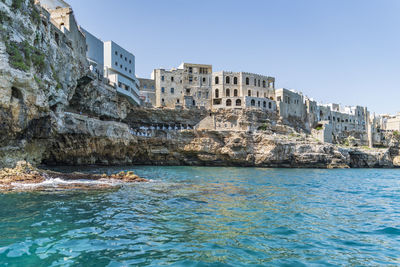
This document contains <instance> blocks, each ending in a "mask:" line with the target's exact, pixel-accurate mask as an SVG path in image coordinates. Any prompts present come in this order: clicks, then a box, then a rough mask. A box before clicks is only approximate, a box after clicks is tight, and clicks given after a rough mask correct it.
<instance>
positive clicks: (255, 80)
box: [254, 78, 257, 86]
mask: <svg viewBox="0 0 400 267" xmlns="http://www.w3.org/2000/svg"><path fill="white" fill-rule="evenodd" d="M254 86H257V79H256V78H254Z"/></svg>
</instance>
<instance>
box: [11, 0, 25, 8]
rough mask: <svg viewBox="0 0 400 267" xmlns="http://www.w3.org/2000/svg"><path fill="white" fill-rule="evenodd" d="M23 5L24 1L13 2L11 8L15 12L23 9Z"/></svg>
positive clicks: (14, 0) (15, 0) (16, 0)
mask: <svg viewBox="0 0 400 267" xmlns="http://www.w3.org/2000/svg"><path fill="white" fill-rule="evenodd" d="M23 3H24V0H13V2H12V4H11V8H12V9H13V10H17V9H21V7H22V4H23Z"/></svg>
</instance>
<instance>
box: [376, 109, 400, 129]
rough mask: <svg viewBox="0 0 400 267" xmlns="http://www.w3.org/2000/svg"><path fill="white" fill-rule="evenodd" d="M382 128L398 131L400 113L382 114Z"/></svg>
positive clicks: (399, 127)
mask: <svg viewBox="0 0 400 267" xmlns="http://www.w3.org/2000/svg"><path fill="white" fill-rule="evenodd" d="M381 125H382V129H383V130H385V131H388V132H394V131H397V132H400V113H398V114H397V115H394V116H390V115H383V116H382V120H381Z"/></svg>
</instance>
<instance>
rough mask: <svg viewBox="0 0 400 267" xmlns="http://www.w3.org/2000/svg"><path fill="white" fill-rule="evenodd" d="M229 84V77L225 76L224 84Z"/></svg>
mask: <svg viewBox="0 0 400 267" xmlns="http://www.w3.org/2000/svg"><path fill="white" fill-rule="evenodd" d="M230 82H231V78H229V76H226V78H225V83H227V84H229V83H230Z"/></svg>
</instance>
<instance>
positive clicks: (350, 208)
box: [0, 167, 400, 266]
mask: <svg viewBox="0 0 400 267" xmlns="http://www.w3.org/2000/svg"><path fill="white" fill-rule="evenodd" d="M128 169H129V170H134V171H135V172H136V173H138V174H139V175H141V176H142V177H146V178H150V179H153V180H154V181H153V182H150V183H144V184H136V185H129V186H123V187H120V188H115V189H111V190H100V191H59V192H33V193H9V194H0V266H147V265H150V266H162V265H173V266H383V265H388V266H399V265H400V170H296V169H258V168H207V167H133V168H124V170H128ZM118 170H121V168H114V169H101V170H95V169H93V170H90V169H87V170H86V171H100V172H104V171H118Z"/></svg>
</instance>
